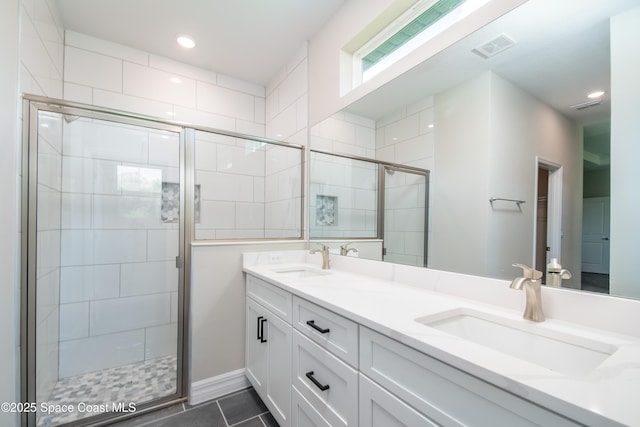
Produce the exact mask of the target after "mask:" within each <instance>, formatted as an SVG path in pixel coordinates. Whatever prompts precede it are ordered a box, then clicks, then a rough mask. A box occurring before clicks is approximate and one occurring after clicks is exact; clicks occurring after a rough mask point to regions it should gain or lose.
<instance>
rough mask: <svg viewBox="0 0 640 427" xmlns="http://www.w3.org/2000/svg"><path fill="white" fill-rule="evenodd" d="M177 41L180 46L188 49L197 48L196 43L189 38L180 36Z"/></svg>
mask: <svg viewBox="0 0 640 427" xmlns="http://www.w3.org/2000/svg"><path fill="white" fill-rule="evenodd" d="M176 40H177V42H178V44H179V45H180V46H182V47H184V48H187V49H191V48H194V47H195V46H196V42H194V41H193V39H192V38H191V37H189V36H179V37H178V38H177V39H176Z"/></svg>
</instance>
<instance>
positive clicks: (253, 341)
mask: <svg viewBox="0 0 640 427" xmlns="http://www.w3.org/2000/svg"><path fill="white" fill-rule="evenodd" d="M266 312H267V311H266V310H265V309H264V308H263V307H262V306H260V305H259V304H257V303H256V302H254V301H253V300H251V299H249V298H247V319H246V333H245V337H246V356H245V358H246V368H247V373H246V375H247V378H248V379H249V382H251V385H253V388H255V389H256V392H257V393H258V394H259V395H260V397H263V395H264V394H265V393H266V379H267V361H268V359H267V354H268V353H267V350H268V348H267V346H266V344H265V343H264V342H261V341H263V340H261V339H260V337H261V335H262V333H261V331H262V330H263V329H264V323H266V321H265V320H264V319H266V317H265V315H266ZM263 400H264V398H263Z"/></svg>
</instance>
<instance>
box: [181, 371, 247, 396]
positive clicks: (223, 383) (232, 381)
mask: <svg viewBox="0 0 640 427" xmlns="http://www.w3.org/2000/svg"><path fill="white" fill-rule="evenodd" d="M244 374H245V369H244V368H242V369H238V370H237V371H231V372H227V373H226V374H222V375H218V376H215V377H211V378H207V379H205V380H200V381H196V382H194V383H191V391H190V393H189V404H191V405H197V404H198V403H202V402H206V401H207V400H212V399H216V398H218V397H220V396H224V395H225V394H229V393H233V392H235V391H239V390H242V389H245V388H247V387H249V386H250V385H251V384H250V383H249V380H247V377H245V375H244Z"/></svg>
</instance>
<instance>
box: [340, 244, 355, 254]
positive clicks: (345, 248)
mask: <svg viewBox="0 0 640 427" xmlns="http://www.w3.org/2000/svg"><path fill="white" fill-rule="evenodd" d="M351 243H352V242H347V243H345V244H344V245H340V255H342V256H347V255H348V254H349V252H353V253H354V254H357V253H358V250H357V249H356V248H350V247H349V245H350V244H351Z"/></svg>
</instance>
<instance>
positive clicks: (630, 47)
mask: <svg viewBox="0 0 640 427" xmlns="http://www.w3.org/2000/svg"><path fill="white" fill-rule="evenodd" d="M638 22H640V8H638V7H637V8H635V9H632V10H630V11H627V12H624V13H621V14H620V15H617V16H614V17H612V18H611V99H612V102H611V164H612V165H613V167H612V168H611V266H610V267H611V268H610V272H611V273H610V274H611V276H610V277H611V279H610V285H609V286H610V292H611V294H613V295H628V296H634V297H640V285H639V284H638V274H637V268H636V265H637V263H638V254H639V253H640V227H638V218H640V193H639V192H638V188H637V185H636V183H637V182H638V159H639V158H640V145H639V144H638V141H639V140H640V125H639V124H638V117H637V110H638V107H637V102H638V99H639V97H640V85H638V75H640V55H638V45H637V40H638V38H639V37H640V28H639V27H638Z"/></svg>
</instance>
